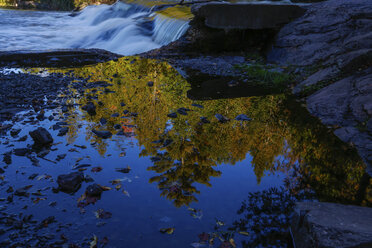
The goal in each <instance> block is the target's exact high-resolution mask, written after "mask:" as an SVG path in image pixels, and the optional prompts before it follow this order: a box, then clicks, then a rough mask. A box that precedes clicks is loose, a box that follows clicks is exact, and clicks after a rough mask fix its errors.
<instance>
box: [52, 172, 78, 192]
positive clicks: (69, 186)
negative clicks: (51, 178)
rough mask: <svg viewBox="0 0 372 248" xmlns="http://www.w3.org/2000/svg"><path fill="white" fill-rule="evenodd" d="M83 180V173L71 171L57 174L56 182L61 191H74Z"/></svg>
mask: <svg viewBox="0 0 372 248" xmlns="http://www.w3.org/2000/svg"><path fill="white" fill-rule="evenodd" d="M83 180H84V174H83V173H82V172H72V173H70V174H64V175H59V176H58V178H57V183H58V186H59V188H60V189H61V190H62V191H64V192H67V193H74V192H76V191H77V190H78V189H79V188H80V186H81V183H82V182H83Z"/></svg>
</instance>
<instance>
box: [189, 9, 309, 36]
mask: <svg viewBox="0 0 372 248" xmlns="http://www.w3.org/2000/svg"><path fill="white" fill-rule="evenodd" d="M191 12H192V13H193V14H194V15H195V17H196V18H202V19H204V20H205V25H206V26H207V27H210V28H218V29H225V30H227V29H271V28H277V27H280V26H281V25H283V24H286V23H288V22H290V21H291V20H292V19H295V18H297V17H300V16H302V15H303V14H304V13H305V9H303V8H302V7H300V6H297V5H292V4H251V3H240V4H232V3H220V2H210V3H203V4H196V5H193V6H192V7H191Z"/></svg>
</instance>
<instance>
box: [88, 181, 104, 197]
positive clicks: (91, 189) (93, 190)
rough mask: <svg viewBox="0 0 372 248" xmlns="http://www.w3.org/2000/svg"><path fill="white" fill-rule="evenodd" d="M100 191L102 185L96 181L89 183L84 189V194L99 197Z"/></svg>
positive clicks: (101, 190)
mask: <svg viewBox="0 0 372 248" xmlns="http://www.w3.org/2000/svg"><path fill="white" fill-rule="evenodd" d="M102 192H103V189H102V187H101V186H99V185H98V184H96V183H94V184H91V185H89V186H88V187H87V189H86V190H85V193H86V195H87V196H90V197H99V196H101V194H102Z"/></svg>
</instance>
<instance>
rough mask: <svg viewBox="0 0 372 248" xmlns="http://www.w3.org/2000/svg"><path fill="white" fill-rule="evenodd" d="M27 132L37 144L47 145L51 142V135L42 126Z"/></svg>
mask: <svg viewBox="0 0 372 248" xmlns="http://www.w3.org/2000/svg"><path fill="white" fill-rule="evenodd" d="M29 134H30V136H31V138H32V139H33V140H34V142H35V144H37V145H48V144H51V143H53V138H52V135H51V134H50V133H49V132H48V131H47V130H46V129H45V128H43V127H39V128H37V129H36V130H34V131H31V132H29Z"/></svg>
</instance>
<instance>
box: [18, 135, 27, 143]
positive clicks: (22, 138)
mask: <svg viewBox="0 0 372 248" xmlns="http://www.w3.org/2000/svg"><path fill="white" fill-rule="evenodd" d="M27 137H28V136H27V135H25V136H22V137H21V138H19V139H18V140H17V141H20V142H23V141H26V140H27Z"/></svg>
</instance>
